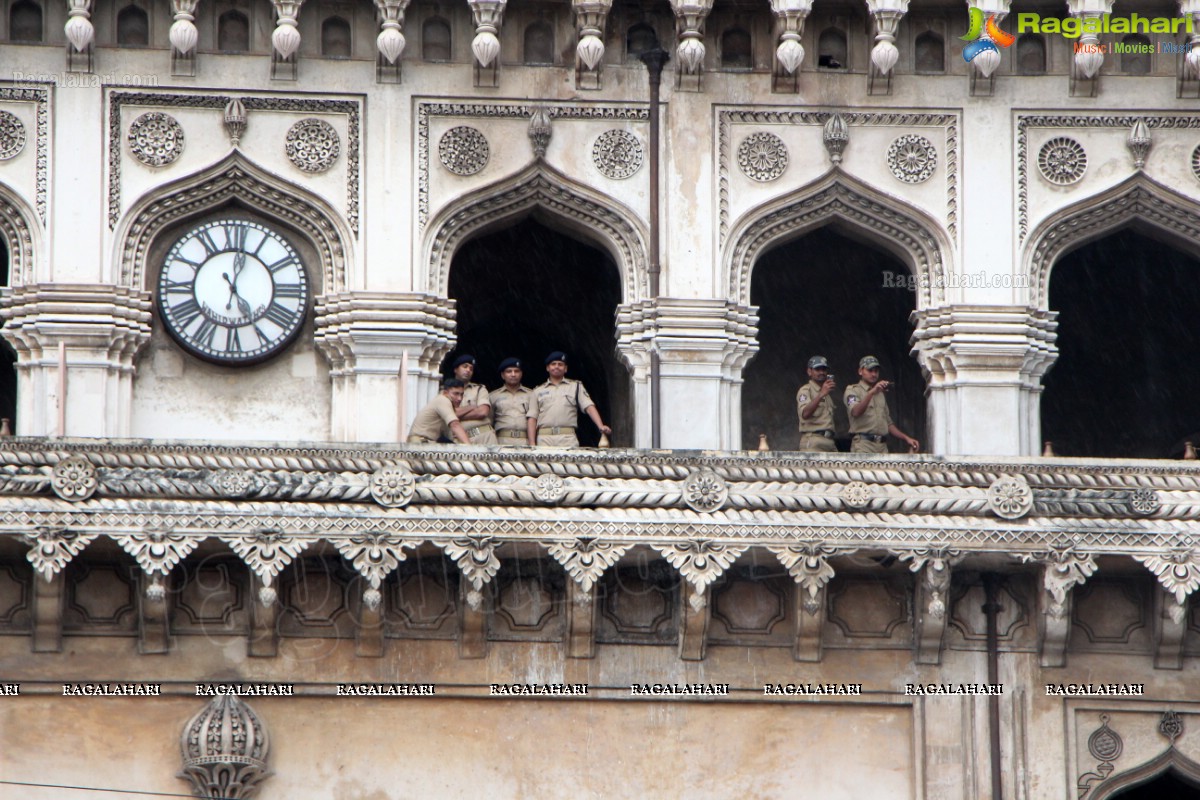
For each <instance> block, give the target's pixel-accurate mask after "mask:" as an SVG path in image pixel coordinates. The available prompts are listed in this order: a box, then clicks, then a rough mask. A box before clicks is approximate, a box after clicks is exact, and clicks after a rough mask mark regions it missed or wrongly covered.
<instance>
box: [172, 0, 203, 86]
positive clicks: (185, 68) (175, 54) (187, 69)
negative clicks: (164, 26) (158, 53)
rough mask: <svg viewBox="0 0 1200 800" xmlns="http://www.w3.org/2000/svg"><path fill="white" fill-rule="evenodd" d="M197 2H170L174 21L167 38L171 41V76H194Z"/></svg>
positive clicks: (197, 33)
mask: <svg viewBox="0 0 1200 800" xmlns="http://www.w3.org/2000/svg"><path fill="white" fill-rule="evenodd" d="M198 3H199V0H171V11H172V13H174V15H175V21H174V22H172V23H171V31H170V33H168V34H167V37H168V38H169V39H170V40H171V74H172V75H183V76H188V77H191V76H193V75H195V74H196V42H197V41H199V39H200V32H199V31H198V30H196V22H195V20H196V6H197V4H198Z"/></svg>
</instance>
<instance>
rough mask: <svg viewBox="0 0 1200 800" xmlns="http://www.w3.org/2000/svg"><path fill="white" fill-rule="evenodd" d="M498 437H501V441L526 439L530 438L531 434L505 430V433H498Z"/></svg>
mask: <svg viewBox="0 0 1200 800" xmlns="http://www.w3.org/2000/svg"><path fill="white" fill-rule="evenodd" d="M496 435H497V436H499V437H500V438H501V439H525V438H528V437H529V432H528V431H521V430H516V429H511V430H504V431H496Z"/></svg>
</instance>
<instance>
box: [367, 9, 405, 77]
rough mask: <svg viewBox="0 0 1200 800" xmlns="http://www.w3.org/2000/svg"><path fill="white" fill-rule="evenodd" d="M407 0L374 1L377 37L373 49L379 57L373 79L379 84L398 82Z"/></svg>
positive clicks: (403, 42)
mask: <svg viewBox="0 0 1200 800" xmlns="http://www.w3.org/2000/svg"><path fill="white" fill-rule="evenodd" d="M408 1H409V0H375V10H376V11H378V12H379V27H380V31H379V35H378V36H377V37H375V47H376V48H377V49H378V50H379V57H378V59H376V62H375V79H376V80H378V81H379V82H380V83H399V82H400V55H401V53H403V52H404V45H405V44H406V42H405V41H404V33H403V31H402V29H403V27H404V11H405V9H407V8H408Z"/></svg>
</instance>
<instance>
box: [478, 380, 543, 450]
mask: <svg viewBox="0 0 1200 800" xmlns="http://www.w3.org/2000/svg"><path fill="white" fill-rule="evenodd" d="M488 398H489V399H490V400H491V402H492V418H493V419H495V420H496V438H497V440H499V442H500V444H529V434H528V432H527V429H526V427H525V420H526V416H525V415H526V414H528V413H529V404H530V402H531V401H532V400H533V390H532V389H529V388H527V387H525V386H520V387H518V388H517V391H515V392H510V391H509V390H508V387H507V386H501V387H500V388H499V389H497V390H496V391H494V392H492V393H491V394H490V395H489V396H488Z"/></svg>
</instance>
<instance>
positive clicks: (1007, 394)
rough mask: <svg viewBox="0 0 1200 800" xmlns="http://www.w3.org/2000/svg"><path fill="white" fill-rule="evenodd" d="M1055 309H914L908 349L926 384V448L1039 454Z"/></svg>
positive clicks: (945, 452)
mask: <svg viewBox="0 0 1200 800" xmlns="http://www.w3.org/2000/svg"><path fill="white" fill-rule="evenodd" d="M1055 316H1056V313H1055V312H1053V311H1044V310H1039V309H1035V308H1022V307H1013V306H976V305H956V306H944V307H941V308H931V309H925V310H923V311H918V312H916V313H915V318H916V321H917V326H916V331H915V332H914V333H913V352H914V353H915V355H916V356H917V359H918V360H919V361H920V363H921V367H922V368H923V369H924V371H925V375H926V380H927V382H928V387H929V404H928V409H929V418H930V419H929V437H930V445H931V448H932V450H931V452H933V453H937V454H939V455H995V456H1004V455H1013V456H1016V455H1023V456H1035V455H1038V454H1040V453H1041V419H1040V415H1039V404H1040V399H1041V391H1042V383H1041V382H1042V376H1043V375H1044V374H1045V373H1046V371H1047V370H1048V369H1049V368H1050V365H1051V364H1053V363H1054V359H1055V358H1057V356H1058V348H1057V347H1055V345H1054V340H1055V333H1054V331H1055V328H1056V327H1057V325H1056V323H1055V322H1054V318H1055Z"/></svg>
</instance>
